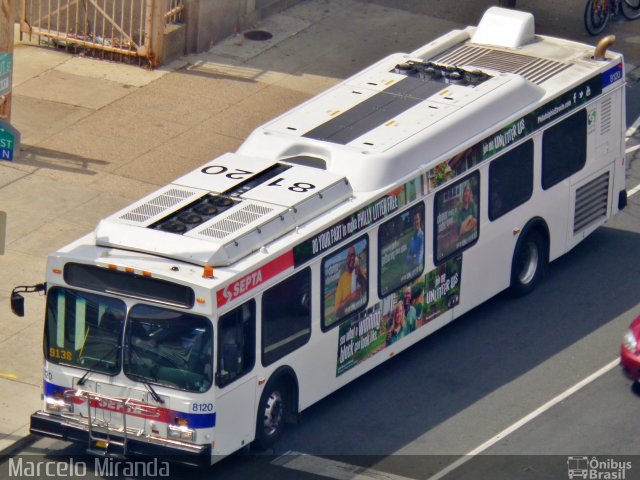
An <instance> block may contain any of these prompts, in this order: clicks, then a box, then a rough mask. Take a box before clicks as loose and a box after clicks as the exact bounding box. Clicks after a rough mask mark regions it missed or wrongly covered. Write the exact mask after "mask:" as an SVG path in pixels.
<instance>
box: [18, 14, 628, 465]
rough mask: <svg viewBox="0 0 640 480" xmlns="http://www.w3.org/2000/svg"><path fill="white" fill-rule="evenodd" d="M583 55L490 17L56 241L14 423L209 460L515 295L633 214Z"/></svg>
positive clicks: (267, 440) (603, 87) (612, 135)
mask: <svg viewBox="0 0 640 480" xmlns="http://www.w3.org/2000/svg"><path fill="white" fill-rule="evenodd" d="M496 25H500V26H499V27H497V26H496ZM600 50H601V51H599V52H596V53H595V54H594V51H593V48H592V47H590V46H588V45H583V44H579V43H575V42H570V41H566V40H561V39H557V38H550V37H545V36H538V35H535V33H534V24H533V17H532V16H531V15H530V14H526V13H522V12H516V11H512V10H503V9H500V8H491V9H489V10H488V11H487V13H486V14H485V16H484V17H483V19H482V21H481V23H480V24H479V26H478V27H468V28H466V29H464V30H456V31H453V32H451V33H449V34H447V35H444V36H443V37H440V38H438V39H436V40H434V41H432V42H430V43H428V44H427V45H425V46H424V47H422V48H420V49H418V50H416V51H414V52H412V53H409V54H394V55H390V56H388V57H387V58H384V59H382V60H380V61H379V62H378V63H376V64H374V65H373V66H371V67H369V68H367V69H365V70H363V71H362V72H359V73H357V74H356V75H354V76H353V77H351V78H349V79H347V80H345V81H343V82H342V83H340V84H339V85H337V86H335V87H334V88H331V89H330V90H328V91H327V92H324V93H322V94H320V95H318V96H317V97H315V98H313V99H311V100H309V101H307V102H306V103H304V104H302V105H300V106H299V107H297V108H295V109H293V110H291V111H289V112H287V113H285V114H283V115H282V116H280V117H278V118H276V119H275V120H273V121H271V122H268V123H267V124H265V125H264V126H262V127H260V128H258V129H257V130H256V131H255V132H254V133H252V134H251V136H250V137H249V138H248V139H247V140H246V141H245V142H244V143H243V145H242V146H241V147H240V148H239V150H238V151H237V152H236V153H228V154H225V155H222V156H221V157H219V158H216V159H214V160H211V161H210V162H208V163H207V164H205V165H203V166H202V167H200V168H198V169H196V170H194V171H193V172H191V173H188V174H186V175H185V176H183V177H181V178H178V179H177V180H175V181H174V182H172V183H171V184H169V185H167V186H166V187H164V188H161V189H159V190H158V191H156V192H154V193H152V194H150V195H148V196H147V197H145V198H143V199H142V200H140V201H139V202H136V203H135V204H133V205H131V206H129V207H127V208H125V209H123V210H122V211H120V212H117V213H115V214H113V215H111V216H110V217H108V218H106V219H104V220H102V221H101V222H100V223H99V225H98V226H97V228H96V230H95V231H94V232H93V233H91V234H90V235H87V236H85V237H83V238H80V239H79V240H77V241H75V242H73V243H71V244H70V245H68V246H66V247H64V248H62V249H60V250H59V251H57V252H55V253H53V254H51V255H50V256H49V259H48V264H47V273H46V291H47V303H46V314H45V333H44V357H45V367H44V400H43V407H42V410H41V411H38V412H36V413H34V414H33V416H32V419H31V431H32V432H35V433H39V434H43V435H50V436H53V437H57V438H64V439H67V440H72V441H77V442H84V443H86V445H87V448H88V450H89V451H91V452H95V453H98V454H106V455H124V456H127V455H145V454H149V455H164V456H171V457H170V458H175V459H179V460H181V461H186V462H188V463H196V464H211V463H214V462H215V461H216V460H217V459H219V458H222V457H224V456H225V455H228V454H230V453H232V452H234V451H236V450H238V449H240V448H242V447H243V446H246V445H248V444H250V443H252V442H253V443H254V444H256V445H258V446H259V447H262V448H265V447H268V446H270V445H272V444H273V443H274V442H275V441H276V440H277V439H278V437H279V436H280V435H281V433H282V430H283V427H284V424H285V422H287V421H294V420H295V419H296V418H297V415H298V413H299V412H300V411H302V410H303V409H305V408H307V407H309V406H310V405H312V404H313V403H314V402H317V401H318V400H319V399H321V398H323V397H325V396H326V395H328V394H330V393H331V392H333V391H335V390H336V389H338V388H340V387H342V386H343V385H345V384H347V383H349V382H350V381H352V380H353V379H355V378H357V377H358V376H360V375H362V374H364V373H365V372H367V371H369V370H371V369H372V368H374V367H375V366H377V365H379V364H380V363H382V362H384V361H386V360H388V359H390V358H391V357H393V356H394V355H395V354H397V353H399V352H401V351H402V350H404V349H406V348H408V347H409V346H411V345H412V344H414V343H415V342H417V341H419V340H421V339H422V338H424V337H425V336H427V335H429V334H430V333H432V332H434V331H435V330H437V329H439V328H440V327H442V326H444V325H445V324H447V323H448V322H450V321H451V320H453V319H454V318H456V317H459V316H460V315H462V314H463V313H465V312H467V311H468V310H470V309H471V308H473V307H475V306H477V305H478V304H480V303H481V302H483V301H485V300H487V299H489V298H490V297H492V296H494V295H496V294H497V293H499V292H501V291H503V290H505V289H507V288H510V289H511V291H512V292H513V293H514V294H516V295H523V294H526V293H528V292H529V291H531V290H532V289H533V288H534V287H535V286H536V284H538V282H539V281H540V279H541V278H542V274H543V273H544V268H545V265H546V264H547V263H548V262H549V261H553V260H555V259H556V258H558V257H560V256H561V255H563V254H564V253H566V252H568V251H569V250H571V249H572V248H573V247H574V246H576V245H577V244H578V243H579V242H580V241H581V240H583V239H584V238H585V237H586V236H587V235H588V234H590V233H591V232H593V231H594V230H595V229H596V228H597V227H598V226H600V225H602V224H603V223H604V222H605V221H606V220H607V219H608V218H609V217H611V216H612V215H614V214H615V213H616V212H617V211H618V210H620V209H622V208H624V206H625V204H626V192H625V163H624V159H625V155H624V131H625V125H624V117H625V115H624V113H625V112H624V105H625V98H624V62H623V58H622V56H621V55H619V54H617V53H614V52H607V51H606V48H604V47H601V48H600ZM29 288H31V289H44V288H45V285H42V284H40V285H38V286H35V287H29ZM20 291H25V288H24V287H23V288H22V289H21V288H17V289H16V290H15V291H14V294H13V295H12V307H13V308H14V311H15V312H16V313H18V314H22V313H23V311H24V299H23V298H22V297H21V296H20V294H19V292H20Z"/></svg>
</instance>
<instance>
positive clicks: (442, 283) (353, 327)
mask: <svg viewBox="0 0 640 480" xmlns="http://www.w3.org/2000/svg"><path fill="white" fill-rule="evenodd" d="M461 272H462V255H459V256H457V257H455V258H452V259H451V260H449V261H447V262H445V263H443V264H442V265H440V266H439V267H437V268H435V269H433V270H431V271H430V272H427V274H426V275H424V276H420V277H419V278H418V279H417V280H415V281H414V282H412V283H410V284H409V285H406V286H403V287H402V288H400V289H398V290H396V291H395V292H393V293H392V294H390V295H388V296H386V297H385V298H383V299H382V300H381V301H380V302H378V303H376V304H375V305H373V306H372V307H370V308H367V309H366V310H365V311H363V312H361V313H359V314H356V315H354V316H352V317H350V318H348V319H347V320H345V321H343V322H342V323H341V324H340V326H339V327H338V328H339V334H338V338H339V340H338V355H337V364H336V376H340V375H342V374H343V373H345V372H346V371H347V370H350V369H351V368H353V367H355V366H356V365H358V364H360V363H362V362H364V361H365V360H367V359H368V358H370V357H372V356H373V355H375V354H377V353H379V352H381V351H382V350H384V349H385V348H387V347H389V346H390V345H392V344H393V343H394V342H396V341H398V340H400V339H401V338H403V337H405V336H406V335H409V334H411V333H412V332H414V331H415V330H417V329H419V328H421V327H423V326H424V325H426V324H427V323H429V322H431V321H432V320H434V319H435V318H437V317H438V316H440V315H442V314H443V313H445V312H447V311H448V310H449V309H451V308H453V307H455V306H456V305H457V304H458V303H459V302H460V280H461Z"/></svg>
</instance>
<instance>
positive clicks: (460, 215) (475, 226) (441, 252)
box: [433, 172, 480, 264]
mask: <svg viewBox="0 0 640 480" xmlns="http://www.w3.org/2000/svg"><path fill="white" fill-rule="evenodd" d="M479 199H480V173H479V172H474V173H472V174H470V175H467V176H466V177H464V178H463V179H461V180H458V181H457V182H455V183H453V184H452V185H448V186H446V187H444V188H443V189H442V190H440V191H439V192H437V193H436V197H435V202H434V207H433V209H434V212H433V213H434V215H433V218H434V220H433V222H434V228H433V231H434V242H433V248H434V258H435V262H436V263H437V264H441V263H443V262H444V261H445V260H447V259H449V258H451V257H453V256H454V255H457V254H458V253H460V252H462V251H463V250H466V249H467V248H469V247H470V246H471V245H473V244H475V243H476V242H477V241H478V237H479V235H480V217H479V212H480V205H479Z"/></svg>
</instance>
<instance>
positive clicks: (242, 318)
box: [216, 300, 256, 387]
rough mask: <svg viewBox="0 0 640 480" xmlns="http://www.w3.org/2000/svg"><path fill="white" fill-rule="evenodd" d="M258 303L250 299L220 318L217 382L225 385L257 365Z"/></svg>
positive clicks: (220, 385)
mask: <svg viewBox="0 0 640 480" xmlns="http://www.w3.org/2000/svg"><path fill="white" fill-rule="evenodd" d="M255 337H256V302H255V300H249V301H248V302H246V303H243V304H242V305H240V306H239V307H237V308H235V309H233V310H231V311H230V312H228V313H226V314H224V315H223V316H222V317H220V320H219V321H218V370H217V373H216V384H217V385H218V387H224V386H225V385H228V384H229V383H231V382H233V381H234V380H236V379H237V378H240V377H242V376H243V375H245V374H247V373H249V372H250V371H251V370H253V366H254V365H255V352H256V340H255Z"/></svg>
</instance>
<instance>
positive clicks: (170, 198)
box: [119, 188, 193, 223]
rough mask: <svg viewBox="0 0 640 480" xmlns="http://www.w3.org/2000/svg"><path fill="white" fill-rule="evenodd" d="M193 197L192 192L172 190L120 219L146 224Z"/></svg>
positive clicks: (139, 206)
mask: <svg viewBox="0 0 640 480" xmlns="http://www.w3.org/2000/svg"><path fill="white" fill-rule="evenodd" d="M192 195H193V192H192V191H190V190H180V189H178V188H172V189H170V190H167V191H166V192H164V193H162V194H160V195H158V196H157V197H154V198H152V199H151V200H149V201H148V202H147V203H144V204H142V205H138V206H137V207H136V208H134V209H133V210H130V211H128V212H127V213H125V214H124V215H121V216H120V217H119V218H120V220H127V221H130V222H137V223H145V222H146V221H147V220H149V219H150V218H153V217H155V216H156V215H159V214H160V213H162V212H163V211H165V210H167V209H169V208H171V207H173V206H175V205H177V204H178V203H180V202H182V201H183V200H185V199H187V198H189V197H191V196H192Z"/></svg>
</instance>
